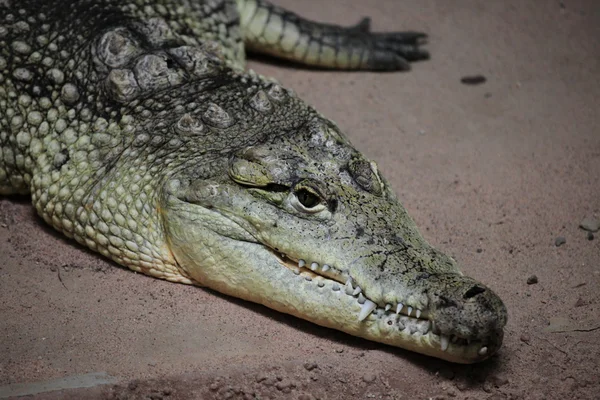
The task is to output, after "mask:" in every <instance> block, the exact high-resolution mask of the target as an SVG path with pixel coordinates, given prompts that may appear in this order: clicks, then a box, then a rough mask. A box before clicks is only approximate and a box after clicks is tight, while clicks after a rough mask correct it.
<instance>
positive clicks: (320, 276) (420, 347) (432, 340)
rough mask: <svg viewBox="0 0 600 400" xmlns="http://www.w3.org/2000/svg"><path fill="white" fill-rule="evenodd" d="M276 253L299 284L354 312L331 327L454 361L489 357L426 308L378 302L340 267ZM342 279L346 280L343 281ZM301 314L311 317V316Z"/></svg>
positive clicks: (482, 346) (478, 343)
mask: <svg viewBox="0 0 600 400" xmlns="http://www.w3.org/2000/svg"><path fill="white" fill-rule="evenodd" d="M274 254H275V253H274ZM275 256H276V257H277V259H278V260H279V262H280V263H281V264H282V265H284V266H285V267H286V268H287V269H289V270H290V271H292V272H293V273H294V275H295V277H296V279H297V280H298V284H299V285H310V286H313V287H316V288H317V290H318V291H319V292H320V293H322V295H324V296H323V297H328V298H331V296H333V297H334V298H337V299H342V300H343V302H344V303H347V304H348V308H349V310H350V309H351V310H352V311H353V312H354V313H355V314H354V315H355V317H354V320H353V321H352V323H348V322H347V323H346V326H330V327H333V328H335V329H339V330H342V331H345V332H347V333H350V334H352V335H356V336H360V337H364V338H366V339H370V340H374V341H377V342H382V343H386V344H390V345H393V346H397V347H402V348H405V349H408V350H412V351H416V352H419V353H423V354H427V355H430V356H434V357H438V358H442V359H446V360H448V361H453V362H459V363H472V362H476V361H481V360H484V359H486V358H488V356H489V354H488V347H487V346H486V345H485V343H483V342H482V341H480V340H472V341H471V340H468V339H463V338H459V337H457V336H448V335H443V334H441V332H440V331H439V329H437V327H436V326H435V322H434V321H432V320H430V319H429V313H428V311H427V310H421V309H418V308H416V307H411V306H408V305H405V304H403V303H398V304H394V305H392V304H386V305H384V306H379V305H377V304H376V303H375V302H373V301H372V300H370V299H368V298H367V297H365V295H364V293H363V292H362V289H361V288H360V286H358V285H356V283H355V282H354V280H353V279H352V277H350V276H348V275H347V274H337V272H339V270H338V269H337V268H335V267H332V266H330V265H327V264H324V265H320V264H319V263H317V262H313V261H306V260H303V259H300V260H297V261H296V260H293V259H291V258H289V257H287V256H285V255H283V254H275ZM336 275H339V276H336ZM342 280H345V283H342ZM330 304H332V302H329V303H328V299H326V298H324V299H323V300H322V306H323V307H324V308H327V307H329V306H330ZM349 310H346V311H349ZM332 312H334V311H333V310H332ZM300 317H301V318H304V319H308V320H311V318H310V316H306V315H301V316H300ZM317 323H319V324H320V325H324V324H322V323H320V322H317ZM325 325H326V324H325Z"/></svg>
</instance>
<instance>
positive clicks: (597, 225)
mask: <svg viewBox="0 0 600 400" xmlns="http://www.w3.org/2000/svg"><path fill="white" fill-rule="evenodd" d="M579 227H580V228H581V229H583V230H585V231H588V232H598V231H599V230H600V219H599V218H596V217H593V216H591V215H590V216H587V217H585V218H584V219H583V221H581V222H580V223H579Z"/></svg>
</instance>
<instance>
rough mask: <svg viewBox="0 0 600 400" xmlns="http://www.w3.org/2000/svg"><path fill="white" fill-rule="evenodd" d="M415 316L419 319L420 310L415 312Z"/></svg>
mask: <svg viewBox="0 0 600 400" xmlns="http://www.w3.org/2000/svg"><path fill="white" fill-rule="evenodd" d="M415 315H416V316H417V318H421V310H419V309H418V308H417V311H415Z"/></svg>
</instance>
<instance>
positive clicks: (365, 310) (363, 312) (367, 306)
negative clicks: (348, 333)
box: [358, 299, 377, 321]
mask: <svg viewBox="0 0 600 400" xmlns="http://www.w3.org/2000/svg"><path fill="white" fill-rule="evenodd" d="M376 308H377V304H375V303H373V302H372V301H371V300H369V299H366V300H365V302H364V304H363V305H362V308H361V309H360V314H358V320H359V321H363V320H364V319H365V318H367V317H368V316H369V314H371V313H372V312H373V310H374V309H376Z"/></svg>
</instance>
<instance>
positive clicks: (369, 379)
mask: <svg viewBox="0 0 600 400" xmlns="http://www.w3.org/2000/svg"><path fill="white" fill-rule="evenodd" d="M375 379H377V375H375V374H374V373H372V372H367V373H366V374H364V375H363V377H362V380H363V381H365V382H366V383H372V382H375Z"/></svg>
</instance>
